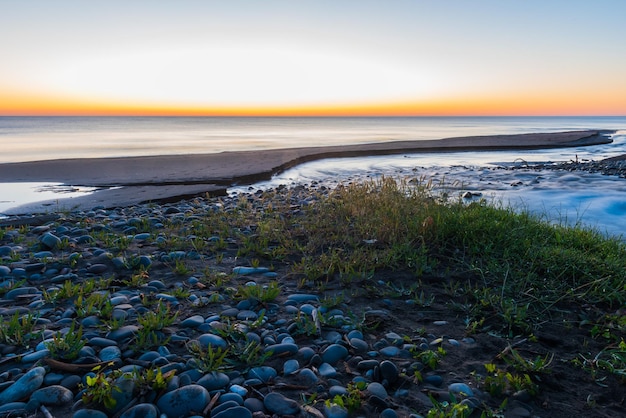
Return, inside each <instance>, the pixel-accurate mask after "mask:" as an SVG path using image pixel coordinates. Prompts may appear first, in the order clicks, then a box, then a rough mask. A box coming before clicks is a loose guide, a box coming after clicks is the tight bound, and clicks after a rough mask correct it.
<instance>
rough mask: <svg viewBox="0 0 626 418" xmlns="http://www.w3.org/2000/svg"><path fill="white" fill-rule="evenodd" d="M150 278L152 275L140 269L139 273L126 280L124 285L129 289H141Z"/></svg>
mask: <svg viewBox="0 0 626 418" xmlns="http://www.w3.org/2000/svg"><path fill="white" fill-rule="evenodd" d="M149 278H150V273H148V271H147V270H145V269H139V271H138V272H137V273H134V274H132V275H131V276H130V279H127V280H124V281H123V283H124V284H125V285H126V286H129V287H141V286H143V285H144V284H146V282H147V281H148V279H149Z"/></svg>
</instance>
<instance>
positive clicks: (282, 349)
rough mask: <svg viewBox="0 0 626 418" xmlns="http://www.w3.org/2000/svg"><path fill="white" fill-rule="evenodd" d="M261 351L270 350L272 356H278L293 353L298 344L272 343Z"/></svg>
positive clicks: (266, 351) (295, 351) (296, 350)
mask: <svg viewBox="0 0 626 418" xmlns="http://www.w3.org/2000/svg"><path fill="white" fill-rule="evenodd" d="M263 351H264V352H265V353H269V352H271V353H272V355H274V356H279V355H282V354H285V353H288V354H290V355H294V354H296V353H297V352H298V346H297V345H296V344H293V343H281V344H272V345H268V346H267V347H265V349H264V350H263Z"/></svg>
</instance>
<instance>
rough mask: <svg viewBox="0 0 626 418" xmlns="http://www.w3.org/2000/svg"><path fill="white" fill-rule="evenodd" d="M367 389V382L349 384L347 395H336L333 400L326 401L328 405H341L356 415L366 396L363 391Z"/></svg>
mask: <svg viewBox="0 0 626 418" xmlns="http://www.w3.org/2000/svg"><path fill="white" fill-rule="evenodd" d="M366 387H367V383H365V382H356V383H348V386H347V388H346V389H347V391H348V393H347V394H345V395H335V396H334V397H333V398H332V399H328V400H326V402H325V403H326V405H327V406H331V405H333V404H334V405H339V406H340V407H342V408H345V409H346V410H347V411H348V413H349V414H353V413H355V412H356V411H357V410H358V409H359V408H361V406H362V404H363V398H364V394H363V391H364V390H365V388H366Z"/></svg>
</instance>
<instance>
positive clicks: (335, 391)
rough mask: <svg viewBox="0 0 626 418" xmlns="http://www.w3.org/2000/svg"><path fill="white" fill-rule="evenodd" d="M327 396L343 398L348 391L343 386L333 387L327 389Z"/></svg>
mask: <svg viewBox="0 0 626 418" xmlns="http://www.w3.org/2000/svg"><path fill="white" fill-rule="evenodd" d="M328 394H329V395H330V396H333V397H334V396H337V395H339V396H343V395H347V394H348V389H347V388H345V387H343V386H339V385H335V386H331V387H330V388H329V389H328Z"/></svg>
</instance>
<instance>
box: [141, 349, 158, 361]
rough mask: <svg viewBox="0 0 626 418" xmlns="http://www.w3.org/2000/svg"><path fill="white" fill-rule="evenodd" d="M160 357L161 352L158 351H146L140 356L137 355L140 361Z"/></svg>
mask: <svg viewBox="0 0 626 418" xmlns="http://www.w3.org/2000/svg"><path fill="white" fill-rule="evenodd" d="M159 357H161V353H159V352H158V351H146V352H145V353H143V354H142V355H141V356H139V360H141V361H154V360H156V359H158V358H159Z"/></svg>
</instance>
